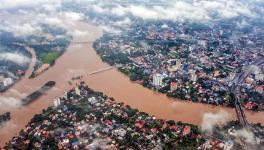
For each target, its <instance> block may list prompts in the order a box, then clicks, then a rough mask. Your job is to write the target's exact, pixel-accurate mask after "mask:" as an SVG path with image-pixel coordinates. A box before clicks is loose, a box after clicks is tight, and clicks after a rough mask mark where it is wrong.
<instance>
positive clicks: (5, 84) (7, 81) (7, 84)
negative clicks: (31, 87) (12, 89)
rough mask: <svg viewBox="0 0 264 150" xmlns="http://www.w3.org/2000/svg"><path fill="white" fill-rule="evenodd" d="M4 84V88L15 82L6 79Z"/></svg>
mask: <svg viewBox="0 0 264 150" xmlns="http://www.w3.org/2000/svg"><path fill="white" fill-rule="evenodd" d="M3 83H4V86H9V85H11V84H13V83H14V81H13V79H12V78H5V79H4V82H3Z"/></svg>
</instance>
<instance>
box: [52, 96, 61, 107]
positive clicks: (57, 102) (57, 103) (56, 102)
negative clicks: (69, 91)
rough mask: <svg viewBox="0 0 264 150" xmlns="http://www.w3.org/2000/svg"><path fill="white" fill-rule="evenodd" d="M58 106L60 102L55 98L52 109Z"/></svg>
mask: <svg viewBox="0 0 264 150" xmlns="http://www.w3.org/2000/svg"><path fill="white" fill-rule="evenodd" d="M60 104H61V100H60V99H59V98H57V99H55V100H54V101H53V105H54V107H58V106H59V105H60Z"/></svg>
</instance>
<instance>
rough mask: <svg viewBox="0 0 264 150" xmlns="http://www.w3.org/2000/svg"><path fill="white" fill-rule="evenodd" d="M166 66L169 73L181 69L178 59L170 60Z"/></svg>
mask: <svg viewBox="0 0 264 150" xmlns="http://www.w3.org/2000/svg"><path fill="white" fill-rule="evenodd" d="M168 64H169V65H168V71H170V72H175V71H177V70H179V69H180V68H181V61H180V60H178V59H171V60H169V61H168Z"/></svg>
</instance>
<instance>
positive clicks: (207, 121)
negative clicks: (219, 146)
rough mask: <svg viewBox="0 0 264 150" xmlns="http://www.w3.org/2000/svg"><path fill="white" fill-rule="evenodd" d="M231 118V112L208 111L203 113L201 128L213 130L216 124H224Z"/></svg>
mask: <svg viewBox="0 0 264 150" xmlns="http://www.w3.org/2000/svg"><path fill="white" fill-rule="evenodd" d="M230 119H231V116H230V114H229V113H227V112H225V111H220V112H218V113H206V114H204V115H203V120H202V125H201V128H202V130H203V131H206V132H212V130H213V128H214V126H215V125H223V124H225V123H226V122H227V121H229V120H230Z"/></svg>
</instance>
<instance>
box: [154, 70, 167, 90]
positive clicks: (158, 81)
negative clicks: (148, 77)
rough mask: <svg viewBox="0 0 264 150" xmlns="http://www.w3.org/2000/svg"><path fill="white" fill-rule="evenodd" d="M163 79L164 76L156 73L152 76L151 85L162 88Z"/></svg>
mask: <svg viewBox="0 0 264 150" xmlns="http://www.w3.org/2000/svg"><path fill="white" fill-rule="evenodd" d="M163 79H164V76H163V75H162V74H160V73H157V74H155V75H154V76H153V85H154V86H156V87H158V86H163Z"/></svg>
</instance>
